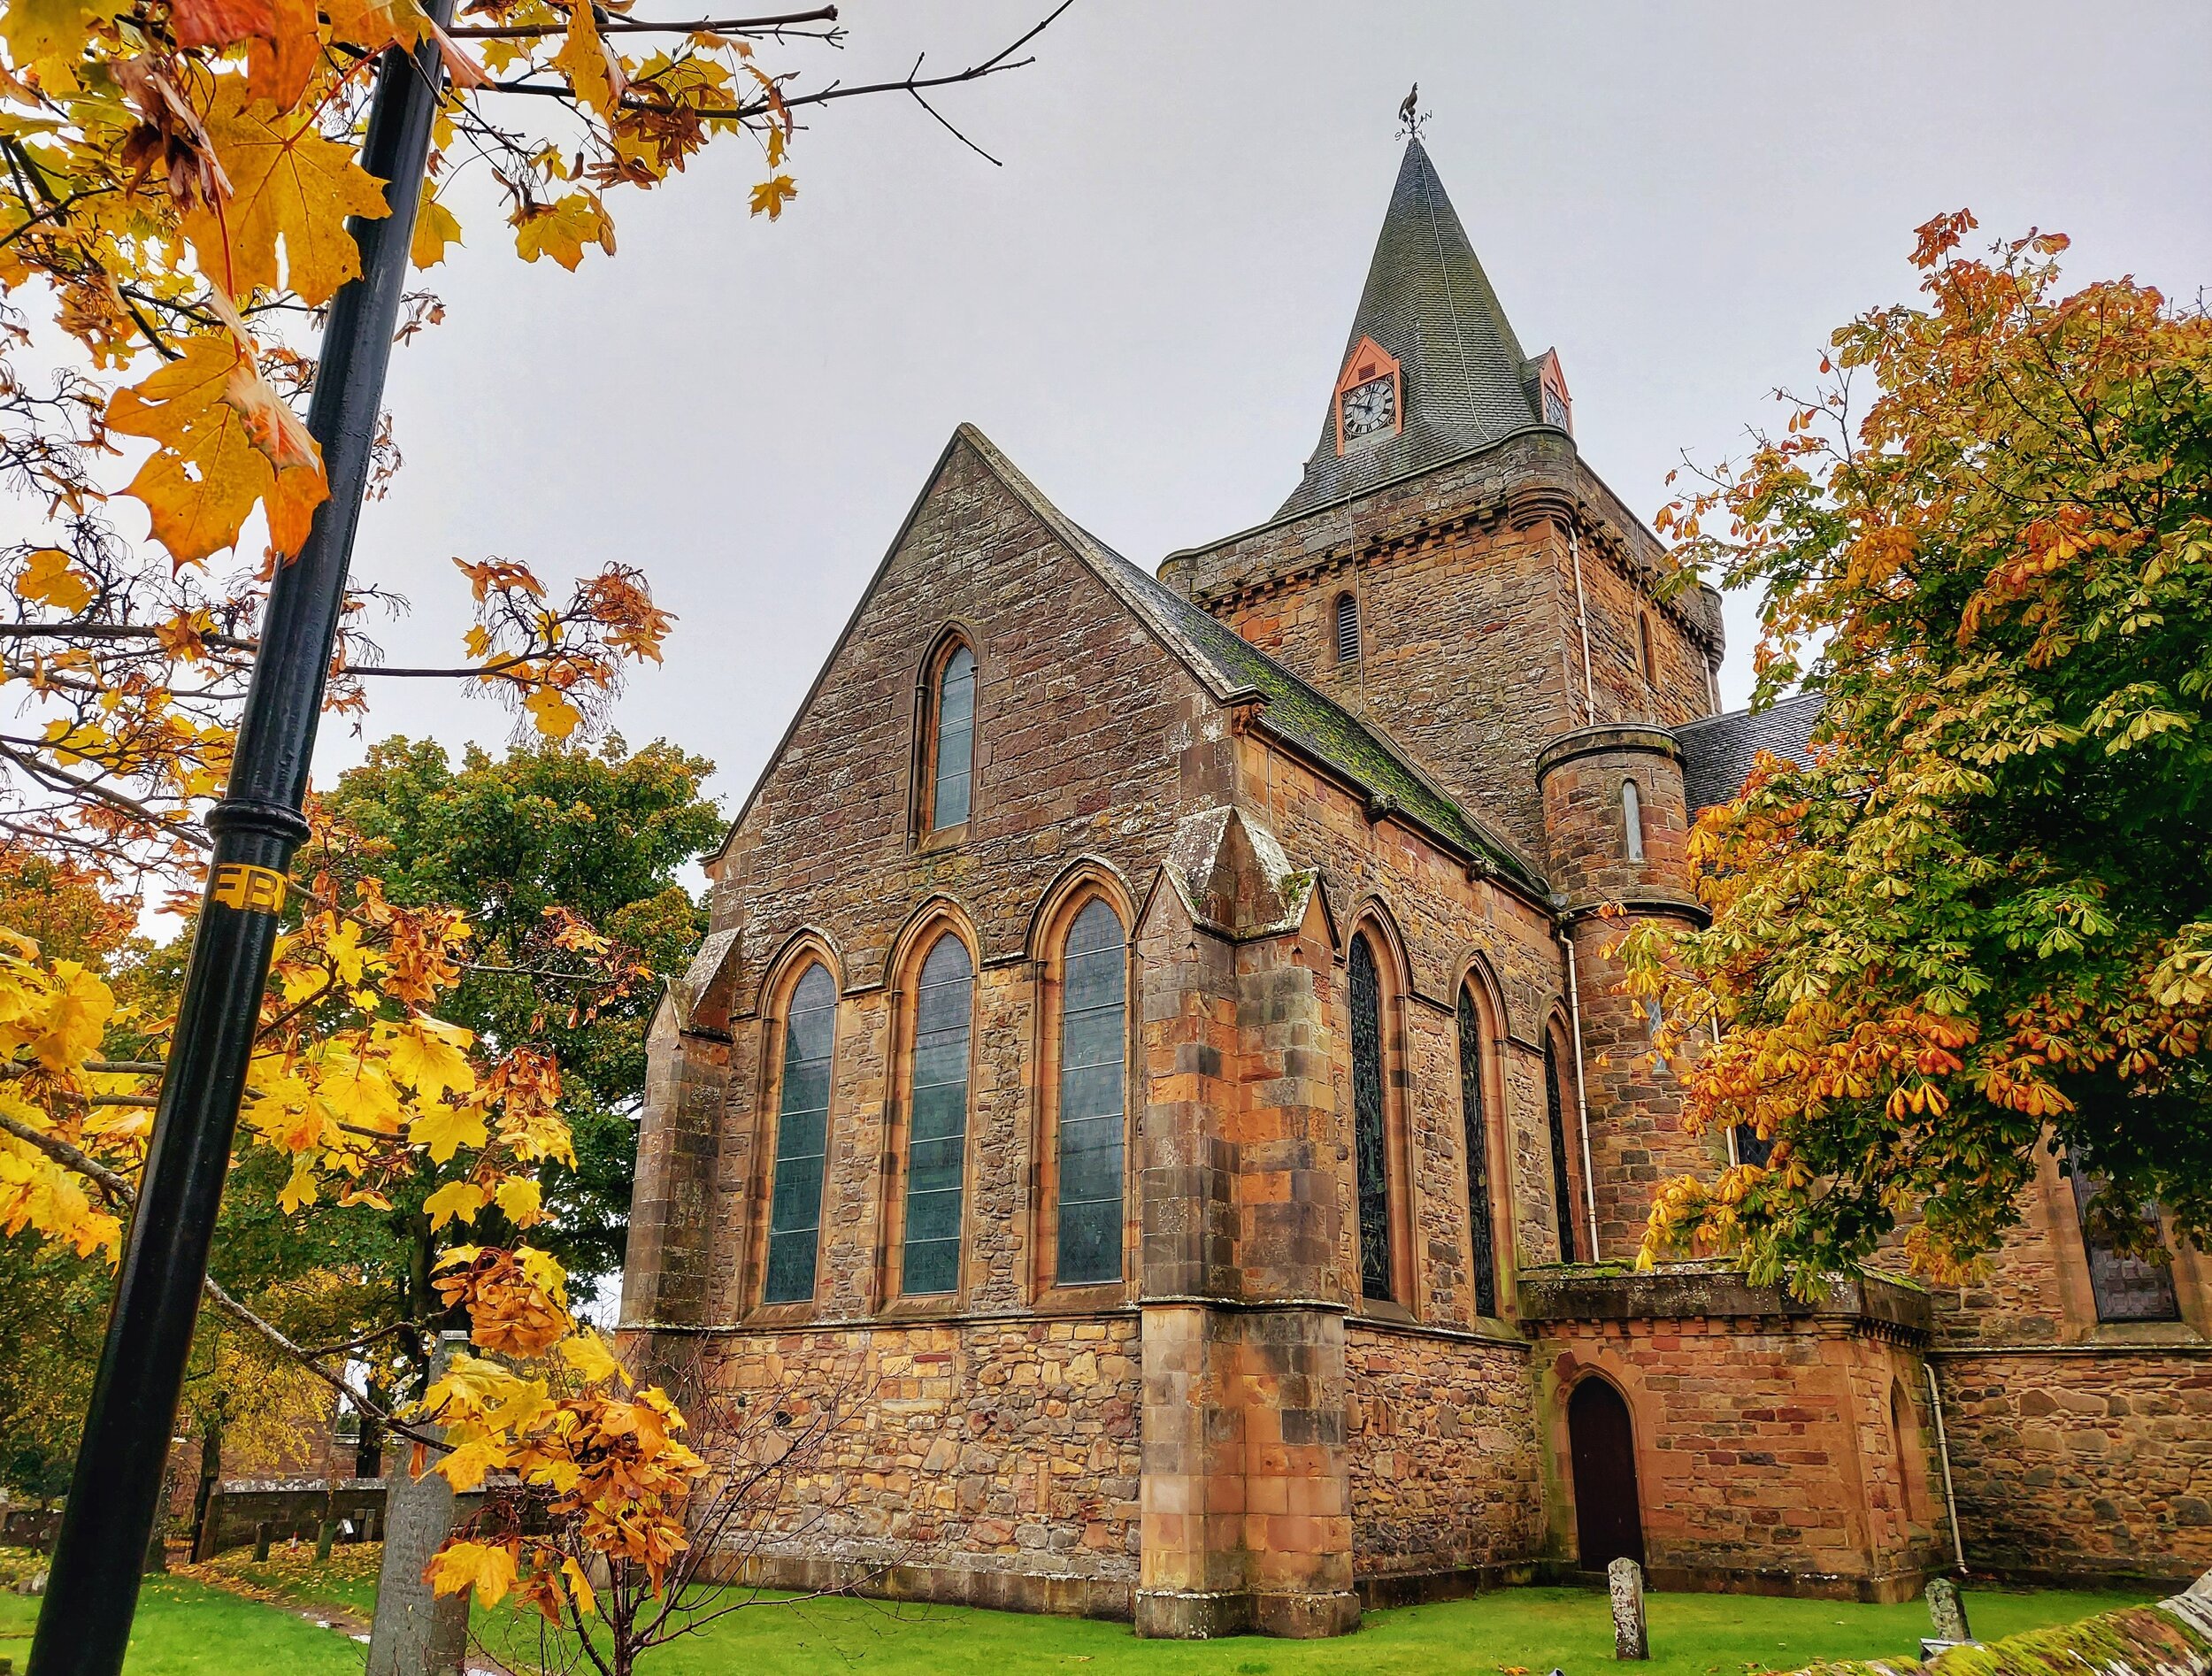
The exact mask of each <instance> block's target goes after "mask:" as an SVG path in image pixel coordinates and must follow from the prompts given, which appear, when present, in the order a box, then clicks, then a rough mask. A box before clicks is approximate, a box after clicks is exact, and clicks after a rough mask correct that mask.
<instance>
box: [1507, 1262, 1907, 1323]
mask: <svg viewBox="0 0 2212 1676" xmlns="http://www.w3.org/2000/svg"><path fill="white" fill-rule="evenodd" d="M1520 1290H1521V1319H1524V1320H1525V1321H1528V1322H1531V1323H1533V1324H1537V1325H1539V1326H1540V1325H1541V1324H1543V1323H1545V1322H1548V1321H1671V1320H1705V1319H1744V1318H1747V1317H1748V1318H1761V1317H1781V1318H1783V1319H1787V1320H1802V1321H1809V1322H1810V1321H1841V1322H1845V1323H1848V1324H1850V1325H1852V1326H1857V1327H1861V1328H1865V1329H1870V1330H1873V1331H1877V1332H1888V1333H1894V1334H1901V1335H1905V1336H1909V1337H1914V1338H1919V1339H1924V1338H1926V1337H1927V1336H1928V1334H1929V1333H1930V1331H1931V1330H1932V1327H1933V1326H1934V1313H1933V1310H1932V1306H1931V1304H1930V1303H1929V1300H1928V1295H1927V1294H1926V1293H1925V1292H1923V1291H1921V1290H1919V1289H1918V1288H1916V1287H1911V1286H1906V1285H1903V1284H1901V1283H1900V1282H1898V1281H1895V1280H1883V1279H1881V1278H1879V1277H1878V1276H1875V1275H1863V1276H1857V1277H1849V1278H1847V1277H1844V1276H1840V1275H1839V1276H1837V1277H1835V1278H1834V1279H1832V1280H1831V1281H1830V1282H1829V1286H1828V1293H1827V1295H1826V1296H1825V1297H1822V1298H1817V1299H1813V1300H1806V1299H1803V1298H1798V1297H1793V1296H1792V1295H1790V1293H1789V1291H1788V1290H1787V1289H1786V1288H1783V1287H1779V1286H1755V1285H1753V1284H1752V1283H1751V1282H1750V1281H1748V1280H1745V1279H1744V1277H1743V1275H1742V1273H1741V1272H1740V1271H1739V1270H1737V1269H1735V1268H1733V1267H1732V1266H1730V1265H1727V1264H1724V1263H1678V1264H1667V1265H1663V1266H1661V1267H1659V1268H1655V1269H1647V1270H1642V1271H1638V1270H1632V1269H1625V1268H1620V1267H1617V1266H1615V1265H1605V1264H1558V1265H1551V1266H1549V1267H1545V1268H1538V1269H1524V1270H1522V1271H1521V1275H1520Z"/></svg>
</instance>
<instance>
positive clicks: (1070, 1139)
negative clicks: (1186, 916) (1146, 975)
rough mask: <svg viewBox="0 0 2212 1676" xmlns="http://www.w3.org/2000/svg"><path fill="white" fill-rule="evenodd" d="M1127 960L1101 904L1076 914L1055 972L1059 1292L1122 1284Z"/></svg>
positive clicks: (1115, 922) (1114, 922)
mask: <svg viewBox="0 0 2212 1676" xmlns="http://www.w3.org/2000/svg"><path fill="white" fill-rule="evenodd" d="M1127 987H1128V960H1127V957H1126V949H1125V943H1124V942H1123V938H1122V931H1121V921H1120V920H1119V919H1117V918H1115V915H1114V911H1113V910H1112V909H1111V908H1110V907H1108V906H1107V905H1106V904H1105V903H1103V902H1099V901H1094V902H1093V903H1091V904H1090V906H1088V907H1087V908H1086V909H1084V910H1083V911H1082V912H1081V913H1079V914H1078V915H1076V917H1075V924H1074V926H1072V927H1071V928H1070V930H1069V932H1068V941H1067V949H1066V953H1065V956H1064V959H1063V963H1062V968H1061V989H1060V995H1061V1003H1060V1243H1059V1261H1058V1264H1057V1265H1056V1269H1055V1271H1054V1272H1055V1275H1056V1279H1057V1280H1058V1281H1059V1283H1060V1284H1061V1285H1063V1286H1079V1285H1083V1284H1086V1283H1089V1282H1095V1281H1100V1280H1119V1279H1120V1278H1121V1234H1122V1157H1123V1147H1124V1144H1125V1128H1126V1119H1125V1115H1124V1114H1125V1111H1127V1103H1126V1102H1125V1099H1124V1098H1123V1070H1124V1066H1123V1058H1124V1054H1125V1043H1126V1042H1127V1040H1128V1023H1127V1014H1126V1012H1125V1007H1124V999H1125V993H1126V990H1127Z"/></svg>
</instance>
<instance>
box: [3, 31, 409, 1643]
mask: <svg viewBox="0 0 2212 1676" xmlns="http://www.w3.org/2000/svg"><path fill="white" fill-rule="evenodd" d="M426 9H427V10H428V11H429V12H430V13H431V15H432V16H433V17H434V19H436V20H437V21H438V23H439V24H440V26H441V27H442V26H443V25H444V24H445V23H447V22H448V21H449V19H451V17H452V15H453V4H452V0H428V4H427V7H426ZM440 73H441V72H440V65H439V60H438V55H437V51H436V49H435V47H434V45H433V44H432V43H431V42H427V41H426V42H423V43H422V44H421V45H420V46H419V47H418V48H417V49H416V50H415V51H414V52H412V53H405V52H402V51H400V50H398V49H396V48H393V49H390V50H387V51H386V52H385V54H384V55H383V58H382V61H381V62H380V64H379V65H378V67H377V78H376V93H375V96H374V99H373V103H372V104H371V106H370V111H369V127H368V135H367V139H366V142H365V145H364V148H363V153H362V164H363V166H364V167H365V168H366V169H367V170H368V171H369V173H372V174H374V175H376V176H378V177H380V179H382V180H384V181H386V182H387V183H388V184H387V185H386V186H385V188H384V198H385V202H386V203H388V204H390V205H391V211H392V212H391V213H390V214H389V215H388V216H386V217H384V218H383V219H380V220H374V221H365V220H362V219H358V218H356V219H354V220H353V221H352V222H351V223H350V229H351V232H352V234H353V236H354V239H355V241H356V242H357V243H358V245H359V246H360V250H361V270H362V271H361V277H360V278H358V279H356V280H353V281H349V283H348V284H346V285H345V286H344V287H342V288H341V289H340V290H339V292H338V295H337V296H335V297H334V299H333V300H332V303H331V308H330V318H329V321H328V323H327V324H326V326H325V327H324V329H323V346H322V360H321V363H320V365H319V367H318V369H317V372H316V378H315V389H314V394H313V396H312V397H311V399H310V401H309V404H308V411H307V428H308V429H309V431H310V432H311V433H312V434H313V435H314V437H315V440H316V442H319V444H321V446H322V451H323V465H324V469H325V471H326V473H328V476H329V481H330V498H329V499H328V500H327V501H326V502H324V503H323V504H322V505H321V506H319V507H318V508H317V509H316V512H315V520H314V527H313V528H312V530H311V533H310V534H309V535H308V538H307V543H306V545H305V546H304V547H303V548H302V549H301V550H300V555H299V557H297V558H296V559H295V560H294V561H293V562H292V563H291V564H289V565H285V566H284V567H283V568H282V569H280V571H279V572H278V573H277V575H276V580H275V581H274V582H273V584H272V586H271V588H270V590H269V602H268V610H267V613H266V615H265V619H264V621H263V624H262V631H261V649H260V651H259V652H258V654H257V656H256V657H255V658H254V667H253V682H252V685H251V687H250V689H249V690H248V693H247V696H246V708H245V713H244V716H243V717H242V719H241V721H240V724H239V730H238V746H237V753H236V757H235V758H234V762H233V765H232V767H231V776H230V786H229V789H228V791H227V794H226V795H225V796H224V798H223V801H222V802H221V803H218V804H216V806H215V807H214V809H213V810H212V811H210V812H209V815H208V819H207V825H208V829H209V830H210V831H211V832H212V833H213V834H215V850H214V856H213V860H212V863H211V872H210V874H209V880H208V894H207V898H206V900H205V902H204V903H203V904H202V909H201V913H200V919H199V928H198V930H197V932H196V934H195V935H194V937H193V941H192V959H191V965H189V967H188V969H187V972H186V975H185V988H184V1003H183V1005H182V1007H181V1008H180V1010H179V1011H178V1013H177V1027H176V1036H175V1040H174V1042H173V1044H172V1047H171V1050H170V1055H169V1063H168V1069H167V1072H166V1073H165V1075H164V1077H163V1079H162V1085H161V1104H160V1108H159V1110H158V1111H157V1113H156V1116H155V1118H154V1130H153V1141H152V1143H151V1146H150V1149H149V1150H148V1153H147V1158H146V1171H145V1176H144V1179H143V1180H142V1184H141V1186H140V1188H139V1197H138V1208H137V1211H136V1212H135V1213H134V1215H133V1216H132V1218H131V1227H130V1237H129V1240H128V1242H127V1244H126V1245H125V1247H124V1250H123V1262H122V1267H121V1270H120V1272H119V1274H118V1275H117V1277H116V1287H115V1302H114V1304H113V1306H112V1307H111V1310H110V1311H109V1315H108V1330H107V1342H106V1344H105V1345H104V1347H103V1349H102V1350H101V1352H100V1371H99V1374H98V1377H97V1379H96V1380H95V1382H94V1385H93V1388H92V1406H91V1409H90V1411H88V1413H87V1415H86V1417H85V1427H84V1435H83V1438H82V1439H81V1442H79V1444H78V1446H77V1464H76V1471H75V1475H74V1476H73V1478H72V1480H70V1486H69V1502H68V1505H67V1507H66V1509H65V1511H64V1513H63V1515H62V1526H61V1536H60V1540H59V1541H58V1543H57V1544H56V1546H55V1549H54V1560H53V1568H52V1572H51V1574H50V1580H49V1581H48V1584H47V1590H46V1599H45V1603H44V1604H43V1607H42V1610H41V1611H40V1613H39V1620H38V1634H37V1637H36V1639H35V1641H33V1642H32V1644H31V1660H30V1676H118V1673H119V1672H120V1671H121V1670H122V1668H123V1655H124V1650H125V1649H126V1647H127V1645H128V1643H129V1640H130V1628H131V1614H132V1612H133V1611H134V1609H135V1607H136V1605H137V1603H138V1580H139V1571H140V1566H141V1565H142V1562H143V1560H144V1557H145V1554H146V1546H147V1542H148V1540H149V1538H150V1535H151V1534H152V1531H153V1524H154V1518H155V1515H156V1513H157V1511H158V1503H159V1502H160V1498H161V1488H162V1473H163V1469H164V1467H165V1465H166V1463H167V1458H168V1453H169V1432H170V1428H171V1426H173V1424H174V1422H175V1419H176V1411H177V1397H178V1394H179V1392H180V1389H181V1388H182V1385H183V1381H184V1363H185V1356H186V1353H187V1352H188V1350H189V1349H190V1348H191V1343H192V1327H193V1322H194V1321H195V1319H196V1318H197V1316H198V1313H199V1303H200V1288H201V1284H202V1282H203V1281H204V1280H205V1279H206V1276H207V1254H208V1246H209V1243H210V1242H211V1240H212V1238H213V1236H214V1232H215V1215H216V1211H217V1210H218V1208H219V1206H220V1204H221V1203H222V1196H223V1179H224V1176H225V1175H226V1173H227V1172H228V1170H229V1167H230V1148H231V1137H232V1134H233V1133H234V1130H235V1129H236V1127H237V1125H238V1103H239V1098H240V1096H241V1095H242V1093H243V1092H244V1088H245V1080H246V1070H247V1065H248V1062H249V1060H250V1057H251V1056H252V1052H253V1041H254V1032H255V1027H256V1025H257V1021H258V1019H259V1017H260V1011H261V997H262V991H263V989H264V988H265V986H266V985H267V983H268V980H269V957H270V953H271V949H272V948H273V944H274V942H275V940H276V931H277V912H278V910H279V909H280V908H281V907H282V906H283V902H284V891H285V880H286V873H287V871H288V868H289V867H290V865H291V861H292V856H293V853H294V851H296V850H297V849H298V848H299V846H300V843H301V842H302V840H303V839H304V838H305V837H306V836H307V822H306V821H305V819H303V818H302V816H301V814H300V807H301V803H302V802H303V798H304V796H305V794H306V791H307V770H308V763H309V759H310V758H311V757H312V755H313V754H314V748H315V728H316V723H317V721H318V720H319V717H320V714H321V711H322V702H323V686H324V682H325V680H326V677H327V675H328V673H329V670H330V656H331V648H332V646H333V644H334V642H335V639H336V636H337V629H338V616H339V611H340V609H341V607H342V604H343V601H344V596H345V587H346V568H347V565H348V564H349V561H350V560H351V558H352V556H353V538H354V531H355V528H356V527H357V524H358V523H359V521H360V517H361V496H362V492H363V490H364V488H365V486H366V483H367V481H368V469H369V452H370V448H371V445H372V443H373V442H374V440H375V436H376V425H377V416H378V413H379V411H380V409H381V407H382V405H383V399H384V374H385V371H386V368H387V367H388V365H389V363H390V360H391V353H392V334H393V331H394V329H395V327H396V325H397V323H398V319H399V306H400V297H401V294H402V292H403V290H404V289H405V287H406V280H407V253H408V246H409V243H410V241H411V238H412V236H413V233H414V226H415V209H416V204H417V201H418V200H419V197H420V196H421V192H422V172H423V162H424V159H425V158H426V156H427V155H428V151H429V146H430V129H431V122H432V119H433V118H434V116H435V114H436V111H437V103H438V88H439V76H440Z"/></svg>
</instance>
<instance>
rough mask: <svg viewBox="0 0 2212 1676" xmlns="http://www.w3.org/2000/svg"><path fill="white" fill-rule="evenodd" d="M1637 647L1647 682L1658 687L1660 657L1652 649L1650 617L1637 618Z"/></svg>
mask: <svg viewBox="0 0 2212 1676" xmlns="http://www.w3.org/2000/svg"><path fill="white" fill-rule="evenodd" d="M1636 649H1637V652H1638V654H1639V655H1640V657H1641V658H1642V659H1643V665H1644V682H1645V684H1646V685H1647V686H1651V687H1656V686H1657V685H1658V684H1659V659H1658V656H1657V654H1656V653H1655V652H1654V651H1653V650H1652V647H1651V619H1650V618H1648V617H1642V616H1640V617H1638V618H1637V619H1636Z"/></svg>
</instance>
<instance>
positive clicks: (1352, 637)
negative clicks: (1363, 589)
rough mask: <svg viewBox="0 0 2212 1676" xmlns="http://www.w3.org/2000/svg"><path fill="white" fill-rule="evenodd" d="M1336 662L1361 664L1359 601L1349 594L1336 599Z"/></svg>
mask: <svg viewBox="0 0 2212 1676" xmlns="http://www.w3.org/2000/svg"><path fill="white" fill-rule="evenodd" d="M1336 661H1337V662H1338V663H1340V664H1356V663H1357V662H1359V601H1357V600H1356V599H1354V598H1353V597H1352V596H1350V595H1349V594H1339V595H1338V596H1337V598H1336Z"/></svg>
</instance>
